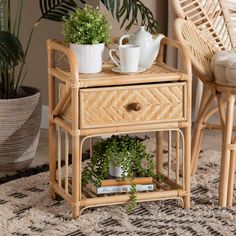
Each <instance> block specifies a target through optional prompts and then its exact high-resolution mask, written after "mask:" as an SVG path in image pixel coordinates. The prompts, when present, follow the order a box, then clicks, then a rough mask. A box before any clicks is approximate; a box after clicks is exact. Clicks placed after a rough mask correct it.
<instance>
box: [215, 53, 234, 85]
mask: <svg viewBox="0 0 236 236" xmlns="http://www.w3.org/2000/svg"><path fill="white" fill-rule="evenodd" d="M211 69H212V70H213V72H214V75H215V79H216V83H218V84H221V85H229V86H235V85H236V77H235V75H236V73H235V72H236V51H235V50H230V51H227V50H226V51H218V52H216V53H215V55H214V56H213V58H212V62H211Z"/></svg>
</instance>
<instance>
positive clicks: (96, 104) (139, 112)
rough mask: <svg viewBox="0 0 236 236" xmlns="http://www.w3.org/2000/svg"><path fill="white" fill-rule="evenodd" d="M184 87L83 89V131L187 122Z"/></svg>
mask: <svg viewBox="0 0 236 236" xmlns="http://www.w3.org/2000/svg"><path fill="white" fill-rule="evenodd" d="M184 90H185V86H184V83H170V84H155V85H141V86H124V87H112V88H98V89H82V90H81V92H80V114H81V119H80V123H81V128H93V127H101V126H102V127H106V126H117V125H121V124H122V125H129V124H131V125H132V124H135V123H137V124H140V123H141V124H143V123H154V122H156V121H158V122H160V121H163V122H164V121H165V122H166V121H170V120H172V121H173V120H180V119H183V118H184V94H185V92H184Z"/></svg>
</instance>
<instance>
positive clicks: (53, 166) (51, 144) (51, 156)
mask: <svg viewBox="0 0 236 236" xmlns="http://www.w3.org/2000/svg"><path fill="white" fill-rule="evenodd" d="M55 131H56V128H55V124H52V123H51V124H50V125H49V173H50V195H51V198H52V199H56V193H55V189H54V184H55V183H56V153H55Z"/></svg>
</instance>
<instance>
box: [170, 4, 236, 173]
mask: <svg viewBox="0 0 236 236" xmlns="http://www.w3.org/2000/svg"><path fill="white" fill-rule="evenodd" d="M172 5H173V7H174V10H175V13H176V15H177V17H179V18H183V19H186V20H187V21H189V22H192V24H193V25H194V26H195V27H196V28H197V29H198V34H199V35H200V36H201V37H202V38H204V42H206V44H207V45H209V46H208V47H209V48H208V49H207V50H208V54H204V59H203V55H201V58H202V59H201V58H199V59H198V60H200V61H201V60H203V61H201V63H200V64H199V62H196V60H197V58H195V59H194V60H192V62H193V69H194V74H195V75H197V76H198V77H199V78H200V80H201V81H202V82H203V94H202V100H201V104H200V108H199V112H198V116H197V119H196V123H195V129H194V134H193V140H192V170H191V172H192V174H194V173H195V171H196V169H197V161H198V157H199V152H200V148H201V141H202V136H203V130H204V129H205V128H211V129H215V128H217V129H219V128H221V126H220V125H217V124H210V123H207V121H208V120H209V118H210V117H211V116H212V115H213V114H214V113H215V112H217V111H218V108H217V107H214V108H212V106H213V104H214V100H215V98H216V96H215V91H214V89H212V84H211V82H212V81H214V77H213V75H212V72H211V70H209V68H210V67H209V68H207V66H210V61H211V57H212V54H214V52H215V51H217V50H230V49H235V48H236V31H235V28H236V5H235V2H234V0H172ZM185 31H186V29H185ZM188 33H189V34H191V32H185V34H186V35H187V34H188ZM198 47H199V45H195V48H196V50H198ZM192 59H193V58H192ZM205 61H206V64H204V63H205Z"/></svg>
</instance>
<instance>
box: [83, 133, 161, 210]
mask: <svg viewBox="0 0 236 236" xmlns="http://www.w3.org/2000/svg"><path fill="white" fill-rule="evenodd" d="M111 176H113V177H114V176H115V177H120V178H121V179H128V180H130V183H131V188H130V204H129V207H128V211H132V210H133V209H134V208H135V207H136V199H137V198H136V183H135V181H134V179H135V178H137V177H153V178H155V179H157V180H161V179H162V178H161V176H159V175H158V174H156V173H155V171H154V163H153V156H152V155H151V154H149V153H148V152H147V150H146V146H145V145H144V144H143V142H142V141H141V140H140V139H139V138H138V137H135V136H129V135H121V136H118V135H113V136H112V137H110V138H107V139H103V140H101V141H98V142H96V143H95V144H94V146H93V154H92V157H91V159H90V161H89V162H88V164H87V166H86V167H85V168H84V170H83V173H82V184H83V186H86V185H87V184H89V183H93V185H94V186H95V187H99V186H101V181H102V180H105V179H108V178H110V177H111Z"/></svg>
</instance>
